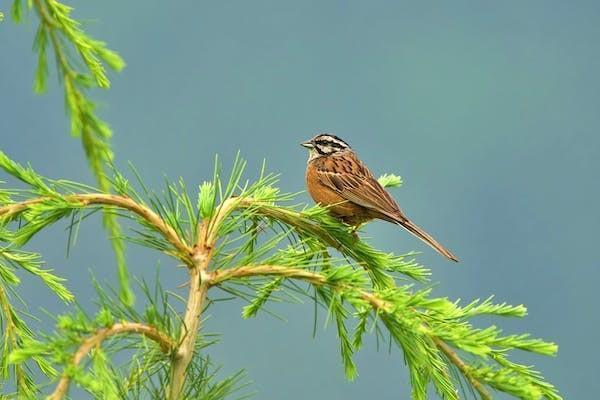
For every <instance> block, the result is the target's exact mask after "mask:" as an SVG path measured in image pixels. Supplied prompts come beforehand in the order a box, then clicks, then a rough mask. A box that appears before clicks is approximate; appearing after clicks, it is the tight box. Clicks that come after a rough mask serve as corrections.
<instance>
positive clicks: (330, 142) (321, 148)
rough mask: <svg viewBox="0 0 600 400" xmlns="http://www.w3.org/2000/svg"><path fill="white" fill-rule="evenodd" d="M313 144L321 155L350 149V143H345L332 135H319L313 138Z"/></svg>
mask: <svg viewBox="0 0 600 400" xmlns="http://www.w3.org/2000/svg"><path fill="white" fill-rule="evenodd" d="M311 142H312V144H313V145H314V146H315V149H316V150H317V151H318V152H319V154H331V153H335V152H338V151H343V150H347V149H349V148H350V146H349V145H348V143H346V142H344V141H343V140H342V139H340V138H339V137H337V136H335V135H330V134H329V133H323V134H320V135H317V136H315V137H314V138H312V140H311Z"/></svg>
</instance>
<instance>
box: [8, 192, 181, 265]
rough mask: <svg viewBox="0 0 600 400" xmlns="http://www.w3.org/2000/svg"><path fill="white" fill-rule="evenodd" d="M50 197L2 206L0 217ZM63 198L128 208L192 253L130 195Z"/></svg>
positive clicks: (167, 226) (178, 247)
mask: <svg viewBox="0 0 600 400" xmlns="http://www.w3.org/2000/svg"><path fill="white" fill-rule="evenodd" d="M50 199H51V197H38V198H35V199H30V200H26V201H22V202H20V203H14V204H9V205H6V206H4V207H0V217H6V218H10V217H11V216H13V215H15V214H18V213H20V212H22V211H24V210H26V209H27V208H29V207H31V206H32V205H34V204H38V203H42V202H44V201H47V200H50ZM63 199H64V200H65V201H67V202H74V203H80V204H81V205H82V206H89V205H106V206H115V207H119V208H123V209H126V210H129V211H131V212H133V213H135V214H137V215H138V216H140V217H142V218H143V219H145V220H146V221H147V222H148V223H149V224H151V225H152V226H154V227H155V228H156V229H157V230H158V231H159V232H160V233H161V234H162V235H163V236H164V238H165V239H167V241H168V242H169V243H171V244H172V245H173V246H174V247H175V248H176V249H177V250H179V251H180V252H181V253H183V254H185V256H186V257H187V256H189V255H190V254H191V253H192V250H191V248H190V246H188V245H187V244H186V243H185V242H184V241H183V240H182V239H181V238H180V237H179V236H178V235H177V232H175V230H174V229H173V228H172V227H171V226H170V225H168V224H167V223H166V222H165V221H164V220H163V219H162V218H161V217H160V216H159V215H158V214H156V213H155V212H154V211H152V210H151V209H150V208H148V207H146V206H145V205H143V204H140V203H137V202H135V201H134V200H133V199H131V198H130V197H125V196H117V195H112V194H103V193H85V194H72V195H67V196H64V197H63Z"/></svg>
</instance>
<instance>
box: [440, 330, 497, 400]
mask: <svg viewBox="0 0 600 400" xmlns="http://www.w3.org/2000/svg"><path fill="white" fill-rule="evenodd" d="M433 342H434V343H435V345H436V346H437V348H438V349H440V351H441V352H442V353H444V354H445V355H446V357H448V360H450V361H451V362H452V364H454V365H456V368H458V369H459V370H460V372H461V373H462V374H463V375H464V377H465V378H467V379H468V381H469V383H470V384H471V386H473V388H474V389H475V390H477V392H478V393H479V395H480V396H481V398H482V399H483V400H491V399H492V395H491V394H490V392H489V391H488V390H487V389H486V388H485V386H483V384H482V383H481V382H480V381H479V380H477V378H475V377H474V376H473V375H472V374H471V373H470V371H469V366H468V365H467V364H465V362H464V361H463V360H462V359H461V358H460V357H459V356H458V354H457V353H456V351H454V350H453V349H452V347H450V346H449V345H448V343H446V342H444V341H443V340H442V339H440V338H438V337H433Z"/></svg>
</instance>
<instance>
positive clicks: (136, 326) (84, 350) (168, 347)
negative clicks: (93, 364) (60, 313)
mask: <svg viewBox="0 0 600 400" xmlns="http://www.w3.org/2000/svg"><path fill="white" fill-rule="evenodd" d="M128 333H137V334H140V335H143V336H145V337H147V338H148V339H150V340H152V341H154V342H156V343H157V344H158V345H159V346H160V348H161V350H162V351H163V352H164V353H169V352H171V351H172V350H173V349H174V348H175V343H174V342H173V340H172V339H171V338H170V337H169V336H168V335H166V334H165V333H163V332H161V331H160V330H159V329H158V328H156V327H153V326H150V325H144V324H141V323H138V322H121V323H117V324H114V325H112V326H110V327H107V328H102V329H99V330H97V331H96V332H95V333H94V334H93V335H91V336H90V337H88V338H87V339H85V340H84V341H83V343H82V344H81V346H79V348H78V349H77V351H76V352H75V354H74V355H73V359H72V363H73V365H75V366H77V365H79V363H80V362H81V360H83V358H84V357H85V356H86V355H87V354H88V353H89V352H90V351H92V350H93V349H95V348H97V347H99V346H100V345H101V344H102V342H103V341H105V340H106V339H107V338H109V337H111V336H115V335H121V334H128ZM70 382H71V378H70V377H69V376H68V375H66V374H63V376H62V377H61V378H60V381H59V382H58V385H57V386H56V389H54V392H53V393H52V394H51V395H50V396H49V397H48V399H49V400H60V399H62V398H63V397H64V396H65V395H66V393H67V390H68V389H69V384H70Z"/></svg>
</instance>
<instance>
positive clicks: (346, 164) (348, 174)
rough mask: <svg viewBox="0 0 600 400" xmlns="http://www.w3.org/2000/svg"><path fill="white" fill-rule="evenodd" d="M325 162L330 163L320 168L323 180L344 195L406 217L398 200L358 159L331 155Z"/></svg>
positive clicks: (395, 217)
mask: <svg viewBox="0 0 600 400" xmlns="http://www.w3.org/2000/svg"><path fill="white" fill-rule="evenodd" d="M336 158H337V159H336ZM325 162H327V163H330V165H322V166H319V167H318V169H317V171H318V176H319V180H320V181H321V183H322V184H324V185H325V186H327V187H329V188H330V189H332V190H335V191H336V192H337V193H338V194H339V195H340V196H342V197H343V198H344V199H346V200H348V201H351V202H353V203H356V204H358V205H360V206H362V207H365V208H367V209H369V210H372V211H375V212H378V213H380V214H383V215H385V216H387V217H388V218H390V219H392V220H394V221H401V220H404V219H406V217H405V216H404V214H403V213H402V211H401V210H400V208H399V207H398V204H397V203H396V202H395V201H394V199H393V198H392V197H391V196H390V194H389V193H388V192H387V191H386V190H385V189H384V188H383V186H381V184H380V183H379V182H378V181H377V179H375V177H374V176H373V174H371V172H370V171H369V170H368V169H367V168H366V167H365V166H364V165H363V164H362V163H361V162H360V161H359V160H358V159H356V158H354V159H353V160H351V161H349V160H347V159H346V158H345V157H344V158H342V157H330V158H329V159H328V160H326V161H325Z"/></svg>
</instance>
